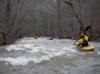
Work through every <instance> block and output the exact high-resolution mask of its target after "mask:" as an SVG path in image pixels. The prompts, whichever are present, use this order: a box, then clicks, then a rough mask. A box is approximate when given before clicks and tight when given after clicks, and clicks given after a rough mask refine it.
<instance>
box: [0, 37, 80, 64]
mask: <svg viewBox="0 0 100 74" xmlns="http://www.w3.org/2000/svg"><path fill="white" fill-rule="evenodd" d="M73 44H74V41H73V40H68V39H61V40H59V39H54V40H49V38H46V37H45V38H38V39H33V38H31V37H25V38H22V39H19V40H18V41H16V42H15V43H14V44H12V45H10V46H7V47H6V49H7V51H8V52H9V53H11V54H10V55H12V56H13V55H16V54H12V53H13V52H16V53H18V52H17V51H20V52H21V54H22V55H17V57H12V56H8V55H7V56H6V57H0V61H5V62H8V63H10V64H12V65H27V64H28V63H29V62H33V63H40V62H42V61H44V60H47V61H49V60H50V59H51V58H53V57H56V56H60V55H63V54H66V55H68V56H70V57H73V56H76V55H77V53H78V50H77V49H75V46H74V45H73ZM12 51H13V52H12ZM23 51H24V52H25V53H23Z"/></svg>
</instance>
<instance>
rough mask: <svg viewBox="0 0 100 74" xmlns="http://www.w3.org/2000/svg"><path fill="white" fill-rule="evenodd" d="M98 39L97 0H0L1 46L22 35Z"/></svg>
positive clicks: (99, 8)
mask: <svg viewBox="0 0 100 74" xmlns="http://www.w3.org/2000/svg"><path fill="white" fill-rule="evenodd" d="M86 26H91V29H90V30H89V32H88V35H89V37H90V39H91V40H96V41H100V29H99V28H100V0H0V45H4V44H8V43H12V42H14V41H15V40H16V39H18V38H21V37H25V36H48V37H57V38H71V39H77V38H78V36H79V33H80V32H81V31H82V30H83V29H84V28H85V27H86Z"/></svg>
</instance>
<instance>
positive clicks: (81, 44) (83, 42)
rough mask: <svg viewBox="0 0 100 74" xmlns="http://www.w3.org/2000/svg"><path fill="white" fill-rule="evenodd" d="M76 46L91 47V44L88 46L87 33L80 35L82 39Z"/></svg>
mask: <svg viewBox="0 0 100 74" xmlns="http://www.w3.org/2000/svg"><path fill="white" fill-rule="evenodd" d="M76 45H77V46H78V47H81V48H82V47H85V46H89V44H88V36H87V34H86V33H83V32H82V33H81V34H80V39H79V40H78V41H77V42H76Z"/></svg>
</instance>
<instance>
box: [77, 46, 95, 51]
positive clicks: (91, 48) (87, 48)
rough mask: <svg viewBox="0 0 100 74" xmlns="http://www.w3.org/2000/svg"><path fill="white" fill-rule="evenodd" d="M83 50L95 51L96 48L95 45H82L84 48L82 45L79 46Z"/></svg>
mask: <svg viewBox="0 0 100 74" xmlns="http://www.w3.org/2000/svg"><path fill="white" fill-rule="evenodd" d="M78 48H79V49H80V50H81V51H86V52H87V51H94V49H95V47H93V46H85V47H82V48H80V47H78Z"/></svg>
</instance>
